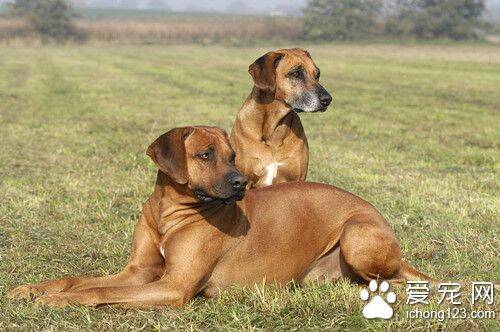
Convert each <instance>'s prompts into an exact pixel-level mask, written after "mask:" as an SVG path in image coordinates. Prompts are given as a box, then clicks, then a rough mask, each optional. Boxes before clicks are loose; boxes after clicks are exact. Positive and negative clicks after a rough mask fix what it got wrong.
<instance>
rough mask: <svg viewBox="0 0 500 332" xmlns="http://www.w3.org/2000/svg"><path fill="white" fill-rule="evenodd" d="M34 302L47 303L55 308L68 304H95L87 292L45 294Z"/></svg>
mask: <svg viewBox="0 0 500 332" xmlns="http://www.w3.org/2000/svg"><path fill="white" fill-rule="evenodd" d="M35 303H37V304H43V305H48V306H50V307H55V308H64V307H67V306H69V305H88V306H95V305H96V303H95V302H94V301H93V300H92V297H91V296H89V294H84V293H79V292H73V293H70V292H68V293H54V294H47V295H43V296H40V297H39V298H37V299H36V300H35Z"/></svg>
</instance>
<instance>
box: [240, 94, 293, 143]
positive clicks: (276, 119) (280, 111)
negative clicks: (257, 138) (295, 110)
mask: <svg viewBox="0 0 500 332" xmlns="http://www.w3.org/2000/svg"><path fill="white" fill-rule="evenodd" d="M245 107H249V108H250V109H251V110H252V111H251V112H252V114H253V115H254V116H253V117H252V118H253V119H254V121H257V123H256V128H258V129H260V130H261V134H262V140H263V141H266V142H267V141H270V140H275V139H278V140H279V139H280V138H281V139H283V138H284V137H285V136H286V128H284V130H283V128H281V129H280V128H279V127H280V125H281V124H282V123H283V121H282V120H283V119H284V118H285V117H286V116H287V115H289V114H290V112H292V108H291V107H290V106H289V105H287V104H286V103H284V102H282V101H280V100H278V99H276V98H275V92H274V91H270V90H265V89H260V88H258V87H256V86H254V87H253V89H252V93H251V94H250V96H249V97H248V99H247V102H246V103H245Z"/></svg>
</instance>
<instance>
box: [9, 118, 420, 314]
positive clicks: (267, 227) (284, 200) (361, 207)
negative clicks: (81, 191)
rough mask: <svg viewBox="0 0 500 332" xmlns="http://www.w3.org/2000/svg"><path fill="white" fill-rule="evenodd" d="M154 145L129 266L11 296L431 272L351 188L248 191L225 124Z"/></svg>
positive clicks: (187, 295) (77, 295) (157, 291)
mask: <svg viewBox="0 0 500 332" xmlns="http://www.w3.org/2000/svg"><path fill="white" fill-rule="evenodd" d="M147 153H148V155H149V156H150V157H151V159H153V161H154V162H155V164H156V165H157V166H158V168H159V171H158V177H157V180H156V186H155V189H154V192H153V194H152V195H151V196H150V197H149V199H148V200H147V201H146V203H145V204H144V207H143V210H142V216H141V219H140V220H139V223H138V224H137V226H136V228H135V231H134V236H133V240H132V252H131V255H130V259H129V262H128V264H127V266H126V267H125V268H124V269H123V271H122V272H120V273H118V274H115V275H112V276H107V277H96V278H89V277H72V278H62V279H57V280H52V281H46V282H42V283H40V284H35V285H25V286H20V287H18V288H16V289H14V290H13V291H11V292H9V294H8V296H9V297H11V298H28V299H30V298H32V297H36V298H37V302H40V303H45V304H48V305H51V306H57V307H62V306H66V305H68V304H71V303H77V304H86V305H92V306H95V305H100V304H122V305H127V306H133V307H154V306H163V305H170V306H180V305H183V304H185V303H186V302H187V301H189V300H190V299H191V298H193V296H195V295H196V294H203V295H205V296H208V297H211V296H215V295H217V294H218V292H219V291H220V290H223V289H224V288H226V287H227V286H229V285H234V284H236V285H252V284H255V283H262V282H263V281H265V282H268V283H270V282H276V283H286V282H289V281H291V280H296V281H298V282H301V283H306V282H309V281H313V280H318V279H327V280H333V279H336V278H338V277H341V276H346V277H349V278H351V279H353V280H356V281H368V280H370V279H376V278H383V279H390V280H393V281H401V280H403V279H405V278H411V279H413V280H415V279H426V280H428V279H429V278H428V277H426V276H425V275H423V274H421V273H419V272H417V271H415V270H414V269H413V268H411V267H410V266H409V265H408V264H406V263H405V262H404V261H403V260H402V259H401V252H400V249H399V246H398V243H397V240H396V237H395V235H394V233H393V231H392V229H391V227H390V226H389V224H388V223H387V221H386V220H385V219H384V218H383V217H382V215H380V213H379V212H378V211H377V210H376V209H375V208H374V207H373V206H372V205H371V204H369V203H368V202H366V201H364V200H362V199H361V198H359V197H357V196H355V195H353V194H350V193H348V192H346V191H344V190H341V189H338V188H336V187H333V186H329V185H325V184H318V183H307V182H292V183H282V184H278V185H275V186H270V187H265V188H260V189H250V190H249V191H248V193H247V194H246V195H245V197H244V198H243V200H241V199H242V197H243V196H244V192H245V185H246V181H245V177H244V176H243V175H242V174H240V173H239V172H238V171H237V170H236V168H235V167H234V164H233V161H234V152H233V150H232V149H231V147H230V145H229V141H228V139H227V135H226V134H225V132H223V131H222V130H220V129H218V128H209V127H186V128H177V129H173V130H171V131H169V132H168V133H166V134H164V135H162V136H160V137H159V138H158V139H157V140H156V141H155V142H154V143H153V144H151V146H150V147H149V148H148V152H147ZM237 200H241V201H240V202H236V201H237Z"/></svg>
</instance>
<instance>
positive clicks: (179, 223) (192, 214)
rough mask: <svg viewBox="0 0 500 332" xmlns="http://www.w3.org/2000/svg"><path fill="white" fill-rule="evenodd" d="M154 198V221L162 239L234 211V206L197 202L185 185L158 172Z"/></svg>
mask: <svg viewBox="0 0 500 332" xmlns="http://www.w3.org/2000/svg"><path fill="white" fill-rule="evenodd" d="M154 197H155V201H156V202H157V207H158V211H157V213H156V218H155V219H156V224H157V229H158V232H159V234H160V236H162V237H165V236H167V235H168V234H171V233H172V232H174V231H175V230H177V229H180V228H182V227H184V226H186V225H189V224H192V223H195V222H198V221H203V220H207V219H210V216H213V215H215V214H218V213H231V210H232V209H236V205H235V204H231V205H225V204H223V203H222V202H218V203H213V204H207V203H202V202H200V201H198V200H197V199H196V198H195V197H194V195H193V193H192V191H191V190H190V189H189V188H188V186H187V185H185V184H179V183H176V182H175V181H173V180H172V179H171V178H170V177H169V176H168V175H166V174H164V173H163V172H161V171H158V176H157V179H156V185H155V191H154Z"/></svg>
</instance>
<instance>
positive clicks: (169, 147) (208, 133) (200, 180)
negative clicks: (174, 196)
mask: <svg viewBox="0 0 500 332" xmlns="http://www.w3.org/2000/svg"><path fill="white" fill-rule="evenodd" d="M146 153H147V155H148V156H150V157H151V159H152V160H153V162H154V163H155V164H156V166H158V168H159V169H160V171H161V172H163V173H165V174H166V175H167V176H168V177H170V178H171V179H172V180H173V181H174V182H176V183H178V184H180V185H185V186H187V188H188V189H189V190H188V192H189V193H191V194H192V195H194V196H195V197H196V198H197V199H198V200H199V201H201V202H205V203H212V202H224V203H226V204H229V203H232V202H234V201H236V200H241V199H242V198H243V196H244V194H245V186H246V184H247V180H246V178H245V176H243V175H242V174H241V173H240V172H238V171H237V170H236V168H235V166H234V157H235V155H234V151H233V149H232V148H231V146H230V145H229V140H228V137H227V134H226V132H225V131H223V130H222V129H219V128H217V127H204V126H199V127H198V126H197V127H183V128H175V129H172V130H170V131H169V132H167V133H165V134H163V135H161V136H160V137H158V138H157V139H156V140H155V141H154V142H153V143H152V144H151V145H150V146H149V147H148V150H147V152H146Z"/></svg>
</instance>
